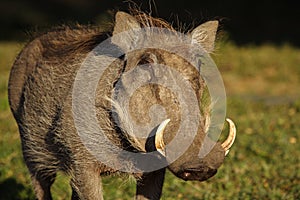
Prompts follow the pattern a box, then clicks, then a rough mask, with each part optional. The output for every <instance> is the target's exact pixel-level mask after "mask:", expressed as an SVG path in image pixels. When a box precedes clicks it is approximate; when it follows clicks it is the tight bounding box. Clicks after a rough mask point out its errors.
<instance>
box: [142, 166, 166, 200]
mask: <svg viewBox="0 0 300 200" xmlns="http://www.w3.org/2000/svg"><path fill="white" fill-rule="evenodd" d="M165 172H166V169H165V168H163V169H160V170H158V171H154V172H151V173H145V174H144V175H143V176H142V178H141V179H139V180H138V181H137V188H136V200H146V199H149V200H150V199H151V200H158V199H160V196H161V193H162V187H163V183H164V178H165Z"/></svg>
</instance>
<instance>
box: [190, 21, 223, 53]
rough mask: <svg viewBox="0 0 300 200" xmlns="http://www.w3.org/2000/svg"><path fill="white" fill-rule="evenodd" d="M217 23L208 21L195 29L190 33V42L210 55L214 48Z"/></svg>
mask: <svg viewBox="0 0 300 200" xmlns="http://www.w3.org/2000/svg"><path fill="white" fill-rule="evenodd" d="M218 25H219V22H218V21H208V22H205V23H203V24H201V25H200V26H198V27H196V28H195V29H194V30H193V31H192V33H191V36H192V42H193V43H198V44H200V45H201V46H202V47H203V48H204V50H206V51H207V52H208V53H211V52H212V51H213V50H214V47H215V39H216V33H217V30H218Z"/></svg>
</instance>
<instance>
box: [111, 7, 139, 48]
mask: <svg viewBox="0 0 300 200" xmlns="http://www.w3.org/2000/svg"><path fill="white" fill-rule="evenodd" d="M140 28H141V26H140V24H139V22H138V21H137V20H136V18H134V17H133V16H132V15H130V14H128V13H125V12H121V11H119V12H117V14H116V16H115V26H114V31H113V37H112V43H114V44H116V45H117V46H119V47H121V48H122V49H123V50H129V49H131V48H132V45H133V43H134V42H135V40H136V39H137V38H135V35H136V34H134V32H133V30H136V29H140ZM122 32H123V34H121V35H118V34H119V33H122Z"/></svg>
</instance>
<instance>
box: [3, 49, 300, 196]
mask: <svg viewBox="0 0 300 200" xmlns="http://www.w3.org/2000/svg"><path fill="white" fill-rule="evenodd" d="M20 48H21V45H18V44H14V43H0V199H6V200H7V199H34V195H33V192H32V188H31V185H30V178H29V174H28V172H27V169H26V167H25V165H24V162H23V160H22V154H21V150H20V139H19V135H18V132H17V126H16V124H15V122H14V120H13V118H12V115H11V114H10V111H9V106H8V102H7V79H8V75H9V69H10V66H11V65H12V62H13V59H14V57H15V56H16V55H17V53H18V51H19V50H20ZM213 57H215V60H216V62H217V64H218V66H219V69H220V71H221V73H222V75H223V78H224V82H225V86H226V90H227V94H228V107H227V109H228V112H227V114H228V116H229V117H230V118H232V119H234V120H235V122H236V124H237V127H238V137H237V140H236V142H235V144H234V146H233V148H232V150H231V152H230V154H229V156H228V157H227V159H226V161H225V163H224V165H223V166H222V167H221V168H220V169H219V172H218V173H217V175H216V176H215V177H213V178H212V179H210V180H208V181H207V182H203V183H199V182H184V181H182V180H179V179H177V178H175V177H174V176H173V175H172V174H170V173H167V176H166V182H165V185H164V189H163V197H162V199H220V200H221V199H246V200H247V199H300V145H299V144H300V126H299V120H300V89H299V87H300V50H299V49H297V48H293V47H291V46H288V45H286V46H273V45H263V46H259V47H257V46H246V47H236V46H235V45H233V44H230V43H227V44H220V45H219V48H218V50H217V51H216V53H215V54H214V55H213ZM67 182H68V179H67V178H66V177H64V175H62V174H60V175H59V177H58V180H57V181H56V183H55V185H54V187H53V189H52V191H53V193H54V197H55V199H67V198H69V197H70V189H69V187H68V184H67ZM103 182H104V191H105V195H104V197H105V199H132V197H133V196H134V192H135V189H134V187H135V186H134V184H135V183H134V180H131V179H125V180H124V179H122V178H119V177H113V178H104V180H103Z"/></svg>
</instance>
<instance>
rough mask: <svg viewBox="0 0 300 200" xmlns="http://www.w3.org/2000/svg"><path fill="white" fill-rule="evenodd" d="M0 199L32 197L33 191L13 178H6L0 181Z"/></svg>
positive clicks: (19, 199)
mask: <svg viewBox="0 0 300 200" xmlns="http://www.w3.org/2000/svg"><path fill="white" fill-rule="evenodd" d="M0 194H1V195H0V200H25V199H34V194H33V191H32V190H31V189H30V188H29V187H28V186H24V185H23V184H21V183H18V182H17V181H16V179H14V178H8V179H6V180H4V181H3V182H1V183H0Z"/></svg>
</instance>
